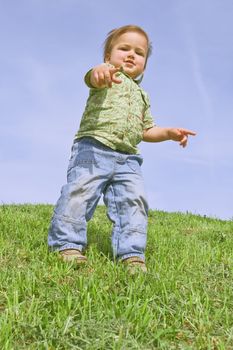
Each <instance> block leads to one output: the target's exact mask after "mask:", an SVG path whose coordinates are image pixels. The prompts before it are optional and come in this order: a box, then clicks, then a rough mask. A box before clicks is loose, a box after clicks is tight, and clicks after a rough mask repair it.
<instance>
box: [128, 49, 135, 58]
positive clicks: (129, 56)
mask: <svg viewBox="0 0 233 350" xmlns="http://www.w3.org/2000/svg"><path fill="white" fill-rule="evenodd" d="M127 56H128V58H134V51H133V50H131V51H130V52H128V55H127Z"/></svg>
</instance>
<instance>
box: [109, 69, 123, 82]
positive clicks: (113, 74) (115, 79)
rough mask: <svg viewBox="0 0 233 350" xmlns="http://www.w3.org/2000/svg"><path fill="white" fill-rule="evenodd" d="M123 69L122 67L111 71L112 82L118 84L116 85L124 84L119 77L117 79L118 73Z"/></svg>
mask: <svg viewBox="0 0 233 350" xmlns="http://www.w3.org/2000/svg"><path fill="white" fill-rule="evenodd" d="M120 69H121V67H114V68H111V69H110V74H111V78H112V82H113V83H116V84H120V83H121V82H122V80H121V79H120V78H118V77H116V74H115V73H117V72H119V70H120Z"/></svg>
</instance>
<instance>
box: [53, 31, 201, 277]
mask: <svg viewBox="0 0 233 350" xmlns="http://www.w3.org/2000/svg"><path fill="white" fill-rule="evenodd" d="M150 53H151V45H150V41H149V38H148V36H147V34H146V33H145V31H144V30H143V29H142V28H140V27H138V26H133V25H127V26H123V27H120V28H118V29H114V30H112V31H111V32H110V33H109V35H108V37H107V39H106V40H105V46H104V63H102V64H100V65H98V66H96V67H94V68H93V69H92V70H90V71H89V72H88V73H87V74H86V76H85V82H86V84H87V85H88V87H89V88H90V95H89V98H88V100H87V104H86V108H85V111H84V114H83V117H82V120H81V124H80V129H79V131H78V132H77V134H76V136H75V139H74V144H73V147H72V153H71V158H70V161H69V166H68V171H67V184H66V185H64V186H63V187H62V191H61V196H60V198H59V200H58V202H57V204H56V207H55V210H54V215H53V218H52V221H51V226H50V230H49V237H48V243H49V246H50V248H51V250H57V251H59V254H60V255H61V257H62V259H63V260H64V261H75V262H76V263H78V264H79V263H85V262H86V260H87V259H86V257H85V255H84V254H83V250H84V248H85V247H86V244H87V236H86V228H87V221H88V220H90V219H91V217H92V215H93V213H94V210H95V208H96V206H97V203H98V201H99V199H100V197H101V195H102V194H103V197H104V203H105V205H106V206H107V209H108V217H109V219H110V220H111V221H112V223H113V230H112V248H113V252H114V256H115V257H116V259H117V260H119V261H123V262H124V263H126V265H127V267H128V268H129V269H131V272H134V271H135V270H136V269H139V271H143V272H145V271H146V265H145V255H144V253H145V247H146V236H147V214H148V205H147V200H146V197H145V193H144V186H143V179H142V174H141V169H140V167H141V164H142V161H143V160H142V157H141V155H140V154H139V151H138V149H137V144H138V143H139V142H140V141H142V140H143V141H147V142H160V141H165V140H173V141H178V142H179V143H180V145H181V146H183V147H185V146H186V144H187V141H188V135H195V132H193V131H189V130H186V129H178V128H162V127H158V126H155V125H154V122H153V119H152V116H151V114H150V104H149V99H148V96H147V94H146V93H145V92H144V91H143V90H142V88H141V87H140V86H139V82H140V81H141V79H142V75H143V72H144V70H145V67H146V63H147V59H148V57H149V55H150ZM139 77H141V79H139V80H136V79H138V78H139Z"/></svg>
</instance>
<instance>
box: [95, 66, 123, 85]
mask: <svg viewBox="0 0 233 350" xmlns="http://www.w3.org/2000/svg"><path fill="white" fill-rule="evenodd" d="M119 70H120V67H118V68H116V67H114V66H112V65H108V64H107V63H103V64H100V65H98V66H96V67H94V68H93V69H92V72H91V78H90V81H91V85H93V86H94V87H95V88H104V87H109V88H111V87H112V83H115V84H120V83H121V82H122V81H121V79H118V78H117V77H116V76H115V73H117V72H118V71H119Z"/></svg>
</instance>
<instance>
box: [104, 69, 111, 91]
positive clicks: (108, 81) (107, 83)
mask: <svg viewBox="0 0 233 350" xmlns="http://www.w3.org/2000/svg"><path fill="white" fill-rule="evenodd" d="M105 83H106V85H107V86H108V87H112V78H111V75H110V74H109V72H108V71H107V72H105Z"/></svg>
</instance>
